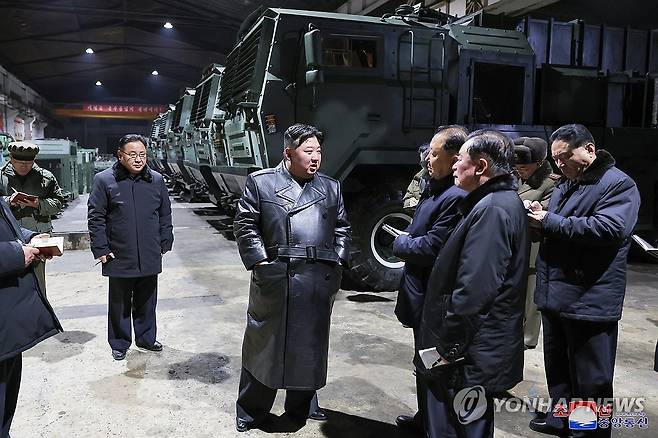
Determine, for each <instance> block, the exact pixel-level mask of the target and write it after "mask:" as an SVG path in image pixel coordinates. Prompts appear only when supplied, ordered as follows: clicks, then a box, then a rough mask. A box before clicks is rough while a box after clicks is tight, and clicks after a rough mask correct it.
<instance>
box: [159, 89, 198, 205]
mask: <svg viewBox="0 0 658 438" xmlns="http://www.w3.org/2000/svg"><path fill="white" fill-rule="evenodd" d="M194 93H195V90H194V88H187V89H186V90H185V93H184V94H183V95H182V96H181V97H180V99H178V101H177V102H176V105H175V107H174V110H173V113H172V116H171V117H172V119H171V125H170V127H169V130H168V131H167V133H166V135H167V146H168V149H167V163H168V165H169V167H170V168H171V169H172V171H173V173H174V175H175V178H176V179H177V182H178V183H179V185H180V186H181V188H182V189H183V190H184V191H186V192H188V193H193V192H194V190H195V186H196V184H197V181H196V180H195V179H194V177H193V176H192V175H191V174H190V172H189V170H188V169H187V168H186V166H185V156H186V150H187V149H188V146H187V144H186V142H187V140H188V138H187V137H188V133H189V128H188V126H187V125H188V123H189V120H190V113H191V111H192V102H193V100H194ZM187 156H188V157H189V156H190V152H189V151H187Z"/></svg>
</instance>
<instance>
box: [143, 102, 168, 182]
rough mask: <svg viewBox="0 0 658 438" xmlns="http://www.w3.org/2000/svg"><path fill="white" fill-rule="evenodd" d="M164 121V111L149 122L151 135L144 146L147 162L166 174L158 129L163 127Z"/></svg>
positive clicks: (166, 168)
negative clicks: (145, 146)
mask: <svg viewBox="0 0 658 438" xmlns="http://www.w3.org/2000/svg"><path fill="white" fill-rule="evenodd" d="M165 123H166V113H162V114H160V115H158V117H156V118H155V120H153V123H152V124H151V135H150V136H149V144H148V147H147V148H146V152H147V154H148V160H149V164H150V165H151V166H153V168H154V169H155V170H157V171H158V172H160V173H162V174H165V175H167V174H168V173H169V169H168V167H167V165H166V156H165V155H164V149H163V147H162V143H161V142H160V131H161V130H163V129H164V125H165Z"/></svg>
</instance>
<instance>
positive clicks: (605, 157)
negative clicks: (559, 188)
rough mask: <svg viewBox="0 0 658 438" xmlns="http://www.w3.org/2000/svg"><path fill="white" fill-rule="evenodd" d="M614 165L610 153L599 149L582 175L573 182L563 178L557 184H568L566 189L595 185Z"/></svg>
mask: <svg viewBox="0 0 658 438" xmlns="http://www.w3.org/2000/svg"><path fill="white" fill-rule="evenodd" d="M614 165H615V159H614V158H613V156H612V155H610V152H608V151H606V150H605V149H599V150H597V151H596V158H595V159H594V161H592V164H590V165H589V167H588V168H587V169H585V171H584V172H583V174H582V175H581V176H580V177H579V178H578V179H577V180H574V181H571V180H569V179H567V178H565V177H564V176H562V178H560V181H559V182H558V184H559V185H562V184H568V185H567V186H566V187H574V186H577V185H579V184H596V183H598V182H599V181H600V180H601V178H603V175H604V174H605V173H606V172H607V171H608V170H609V169H610V168H611V167H612V166H614Z"/></svg>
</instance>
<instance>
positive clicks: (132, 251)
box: [87, 134, 174, 360]
mask: <svg viewBox="0 0 658 438" xmlns="http://www.w3.org/2000/svg"><path fill="white" fill-rule="evenodd" d="M147 141H148V140H146V138H144V137H142V136H141V135H136V134H129V135H124V136H123V137H121V139H120V140H119V150H118V152H117V153H118V158H119V160H118V161H117V162H116V163H114V165H113V166H112V167H111V168H109V169H106V170H104V171H102V172H100V173H99V174H97V175H96V176H95V177H94V182H93V184H92V188H91V193H90V194H89V202H88V214H87V216H88V227H89V237H90V240H91V251H92V253H93V254H94V257H95V258H96V259H98V260H99V261H100V262H102V263H103V275H104V276H105V277H109V306H108V342H109V344H110V347H111V348H112V357H114V359H115V360H122V359H124V358H125V357H126V352H127V350H128V348H129V347H130V345H131V343H132V336H131V335H132V333H131V327H130V317H131V313H132V319H133V325H134V329H135V344H136V345H137V346H138V347H140V348H144V349H146V350H151V351H161V350H162V344H161V343H160V342H158V340H157V339H156V330H157V327H156V320H155V306H156V303H157V290H158V274H159V273H160V272H162V255H163V254H164V253H166V252H167V251H170V250H171V247H172V245H173V242H174V235H173V232H172V231H173V227H172V223H171V202H170V201H169V194H168V192H167V187H166V186H165V182H164V179H163V178H162V175H160V174H159V173H158V172H156V171H154V170H151V169H150V168H149V167H148V166H147V165H146V143H147Z"/></svg>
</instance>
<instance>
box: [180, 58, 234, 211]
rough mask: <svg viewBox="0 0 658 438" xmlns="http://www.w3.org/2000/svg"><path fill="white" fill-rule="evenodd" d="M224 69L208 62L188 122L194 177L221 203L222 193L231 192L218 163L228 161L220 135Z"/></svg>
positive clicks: (215, 201) (191, 166)
mask: <svg viewBox="0 0 658 438" xmlns="http://www.w3.org/2000/svg"><path fill="white" fill-rule="evenodd" d="M223 70H224V67H223V66H221V65H220V64H211V65H209V66H208V67H207V68H206V69H205V70H204V71H203V74H202V77H201V82H200V83H199V84H198V85H197V86H196V92H195V94H194V101H193V103H192V113H191V114H190V122H189V126H190V127H191V128H192V142H191V143H192V144H193V146H194V152H195V157H194V161H190V162H189V163H187V162H186V164H187V165H189V166H190V171H191V172H192V173H193V174H194V177H195V178H196V179H200V180H201V181H203V182H204V183H205V186H206V188H207V190H208V194H209V196H210V199H211V201H212V202H213V203H215V204H216V205H218V206H220V207H221V204H222V197H223V196H225V193H229V192H228V189H227V188H226V187H225V184H224V181H223V180H222V179H221V178H220V177H219V171H218V166H225V165H226V153H225V147H224V144H223V141H222V135H221V134H222V126H223V117H224V112H223V111H221V110H219V109H218V108H217V99H218V96H219V82H220V79H221V75H222V72H223Z"/></svg>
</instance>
